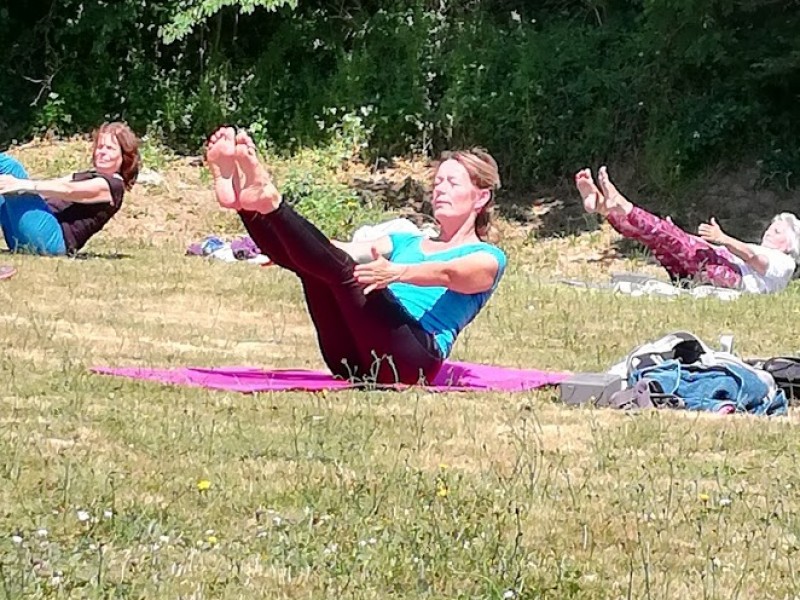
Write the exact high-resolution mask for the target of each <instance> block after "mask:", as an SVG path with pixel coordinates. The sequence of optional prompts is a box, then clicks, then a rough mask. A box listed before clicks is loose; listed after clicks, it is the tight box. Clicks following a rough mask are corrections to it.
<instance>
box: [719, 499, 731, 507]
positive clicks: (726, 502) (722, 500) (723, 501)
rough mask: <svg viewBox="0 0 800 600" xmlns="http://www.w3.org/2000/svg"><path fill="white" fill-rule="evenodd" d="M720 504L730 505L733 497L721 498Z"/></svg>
mask: <svg viewBox="0 0 800 600" xmlns="http://www.w3.org/2000/svg"><path fill="white" fill-rule="evenodd" d="M719 505H720V506H730V505H731V499H730V498H720V499H719Z"/></svg>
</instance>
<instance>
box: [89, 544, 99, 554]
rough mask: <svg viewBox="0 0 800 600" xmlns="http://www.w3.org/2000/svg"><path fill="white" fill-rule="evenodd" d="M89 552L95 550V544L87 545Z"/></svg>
mask: <svg viewBox="0 0 800 600" xmlns="http://www.w3.org/2000/svg"><path fill="white" fill-rule="evenodd" d="M89 550H91V551H92V552H94V551H95V550H97V544H89Z"/></svg>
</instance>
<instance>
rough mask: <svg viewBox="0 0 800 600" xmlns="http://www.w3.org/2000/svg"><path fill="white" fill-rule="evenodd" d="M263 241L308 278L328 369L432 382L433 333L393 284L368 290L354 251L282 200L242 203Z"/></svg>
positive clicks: (380, 379)
mask: <svg viewBox="0 0 800 600" xmlns="http://www.w3.org/2000/svg"><path fill="white" fill-rule="evenodd" d="M239 216H240V217H241V219H242V222H243V223H244V226H245V227H246V228H247V231H248V232H249V233H250V237H251V238H252V239H253V241H254V242H255V244H256V245H257V246H258V247H259V249H260V250H261V251H262V252H263V253H264V254H266V255H267V256H269V257H270V258H271V259H272V261H273V262H274V263H275V264H277V265H279V266H281V267H283V268H285V269H288V270H290V271H292V272H293V273H295V274H296V275H297V276H298V277H299V278H300V281H301V283H302V285H303V293H304V294H305V299H306V304H307V306H308V312H309V313H310V315H311V320H312V321H313V322H314V327H315V328H316V330H317V340H318V342H319V348H320V351H321V352H322V358H323V359H324V360H325V364H326V365H327V366H328V368H329V369H330V370H331V372H332V373H333V374H334V375H336V376H338V377H342V378H345V379H349V380H358V381H367V382H377V383H380V384H393V383H406V384H417V383H421V382H430V381H432V380H433V377H434V376H435V375H436V373H437V372H438V371H439V369H440V368H441V366H442V357H441V356H440V353H439V349H438V346H437V345H436V341H435V339H434V337H433V335H431V334H430V333H428V332H426V331H425V330H424V329H422V327H421V326H420V324H419V323H418V322H417V321H416V320H415V319H414V318H413V317H412V316H411V315H410V314H409V313H408V312H407V311H406V310H405V308H403V306H402V305H401V304H400V303H399V302H398V301H397V299H396V298H395V296H394V294H392V293H391V292H390V291H389V290H387V289H383V290H377V291H374V292H372V293H370V294H369V295H364V290H363V288H362V287H361V286H360V285H359V284H358V282H357V281H356V280H355V278H354V276H353V269H354V267H355V265H356V263H355V261H354V260H353V258H352V257H351V256H350V255H349V254H347V253H346V252H344V251H343V250H342V249H340V248H337V247H336V246H334V245H333V244H331V242H330V240H329V239H328V238H327V237H325V234H323V233H322V232H321V231H320V230H319V229H317V228H316V227H315V226H314V225H312V224H311V223H309V222H308V221H307V220H306V219H304V218H303V217H302V216H300V215H298V214H297V213H296V212H295V211H294V210H293V209H292V208H291V207H290V206H288V205H287V204H286V203H285V202H284V203H282V204H281V205H280V207H279V208H278V209H277V210H276V211H274V212H271V213H269V214H266V215H263V214H260V213H255V212H249V211H239Z"/></svg>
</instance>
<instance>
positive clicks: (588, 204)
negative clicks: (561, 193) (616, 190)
mask: <svg viewBox="0 0 800 600" xmlns="http://www.w3.org/2000/svg"><path fill="white" fill-rule="evenodd" d="M575 185H576V186H577V187H578V192H580V195H581V198H582V199H583V209H584V210H585V211H586V212H587V213H593V212H596V211H597V202H598V201H599V200H600V190H598V189H597V186H596V185H595V184H594V180H593V179H592V171H591V169H583V170H581V171H578V172H577V173H575Z"/></svg>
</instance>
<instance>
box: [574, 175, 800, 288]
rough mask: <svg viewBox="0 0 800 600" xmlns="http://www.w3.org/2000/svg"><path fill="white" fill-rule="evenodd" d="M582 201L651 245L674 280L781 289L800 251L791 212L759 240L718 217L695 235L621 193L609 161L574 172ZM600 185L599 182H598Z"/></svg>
mask: <svg viewBox="0 0 800 600" xmlns="http://www.w3.org/2000/svg"><path fill="white" fill-rule="evenodd" d="M575 184H576V185H577V187H578V191H579V192H580V195H581V198H582V199H583V206H584V209H585V210H586V211H587V212H590V213H592V212H597V213H599V214H601V215H603V216H605V217H606V219H608V222H609V223H611V226H612V227H613V228H614V229H616V230H617V231H618V232H619V233H621V234H622V235H624V236H625V237H627V238H632V239H635V240H638V241H639V242H641V243H643V244H644V245H645V246H647V247H648V248H649V249H650V250H651V251H652V252H653V255H654V256H655V258H656V259H657V260H658V262H659V263H660V264H661V265H662V266H663V267H664V268H665V269H666V270H667V272H668V273H669V275H670V277H671V278H672V279H673V280H693V281H696V282H698V283H706V284H712V285H715V286H718V287H724V288H732V289H739V290H742V291H746V292H752V293H755V294H769V293H774V292H780V291H781V290H783V289H784V288H785V287H786V285H787V284H788V283H789V280H790V279H791V278H792V275H793V274H794V270H795V267H796V265H797V260H798V258H799V257H800V221H799V220H798V219H797V217H796V216H795V215H793V214H791V213H781V214H779V215H776V216H775V217H774V218H773V219H772V223H771V224H770V226H769V227H768V228H767V230H766V231H765V232H764V235H763V237H762V239H761V243H760V244H748V243H745V242H742V241H740V240H738V239H736V238H734V237H732V236H730V235H728V234H726V233H725V232H724V231H722V229H721V228H720V226H719V224H718V223H717V222H716V220H715V219H713V218H712V219H711V221H710V222H709V223H703V224H702V225H700V228H699V230H698V233H699V234H700V235H699V237H698V236H694V235H691V234H689V233H687V232H685V231H684V230H682V229H681V228H680V227H678V226H677V225H675V224H674V223H672V221H670V220H667V219H661V218H659V217H657V216H655V215H652V214H650V213H648V212H647V211H645V210H644V209H642V208H641V207H639V206H636V205H635V204H633V203H632V202H631V201H630V200H628V199H627V198H625V196H623V195H622V194H620V193H619V191H618V190H617V188H616V187H615V186H614V184H612V183H611V179H610V178H609V176H608V170H607V169H606V167H601V168H600V171H599V172H598V177H597V185H596V184H595V182H594V180H593V179H592V172H591V171H590V170H589V169H583V170H582V171H579V172H578V173H577V174H576V175H575ZM598 186H599V187H598Z"/></svg>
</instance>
